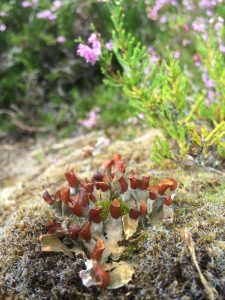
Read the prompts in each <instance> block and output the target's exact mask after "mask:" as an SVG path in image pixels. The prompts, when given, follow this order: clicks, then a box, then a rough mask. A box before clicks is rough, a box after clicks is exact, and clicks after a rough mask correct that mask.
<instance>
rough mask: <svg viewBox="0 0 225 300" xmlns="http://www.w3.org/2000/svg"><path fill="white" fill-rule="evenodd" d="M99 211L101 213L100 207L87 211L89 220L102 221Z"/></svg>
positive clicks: (97, 222)
mask: <svg viewBox="0 0 225 300" xmlns="http://www.w3.org/2000/svg"><path fill="white" fill-rule="evenodd" d="M101 213H102V207H95V208H91V209H90V211H89V217H90V219H91V221H93V222H94V223H96V224H99V223H101V221H102V218H101Z"/></svg>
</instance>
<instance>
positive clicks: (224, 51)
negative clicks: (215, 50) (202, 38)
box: [219, 43, 225, 54]
mask: <svg viewBox="0 0 225 300" xmlns="http://www.w3.org/2000/svg"><path fill="white" fill-rule="evenodd" d="M219 47H220V51H221V52H222V53H223V54H225V45H223V44H222V43H221V44H220V46H219Z"/></svg>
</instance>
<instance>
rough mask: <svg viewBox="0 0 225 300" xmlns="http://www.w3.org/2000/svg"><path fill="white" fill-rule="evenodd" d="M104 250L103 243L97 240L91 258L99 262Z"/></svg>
mask: <svg viewBox="0 0 225 300" xmlns="http://www.w3.org/2000/svg"><path fill="white" fill-rule="evenodd" d="M104 250H105V244H104V241H103V240H102V239H100V238H98V239H97V241H96V243H95V246H94V249H93V250H92V252H91V258H92V259H94V260H97V261H98V260H100V258H101V256H102V253H103V251H104Z"/></svg>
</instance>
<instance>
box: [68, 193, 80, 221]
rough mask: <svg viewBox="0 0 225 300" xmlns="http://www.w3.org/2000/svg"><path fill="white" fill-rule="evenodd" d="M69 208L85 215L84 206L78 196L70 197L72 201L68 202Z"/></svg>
mask: <svg viewBox="0 0 225 300" xmlns="http://www.w3.org/2000/svg"><path fill="white" fill-rule="evenodd" d="M68 205H69V208H70V209H71V210H72V212H73V213H74V214H75V215H76V216H78V217H81V216H82V215H83V211H84V210H83V207H82V206H81V205H80V204H79V202H78V196H73V197H70V201H69V202H68Z"/></svg>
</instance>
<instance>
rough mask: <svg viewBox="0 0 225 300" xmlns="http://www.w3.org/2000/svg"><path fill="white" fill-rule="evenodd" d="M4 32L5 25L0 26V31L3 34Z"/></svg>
mask: <svg viewBox="0 0 225 300" xmlns="http://www.w3.org/2000/svg"><path fill="white" fill-rule="evenodd" d="M5 30H6V25H5V24H0V31H1V32H3V31H5Z"/></svg>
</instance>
